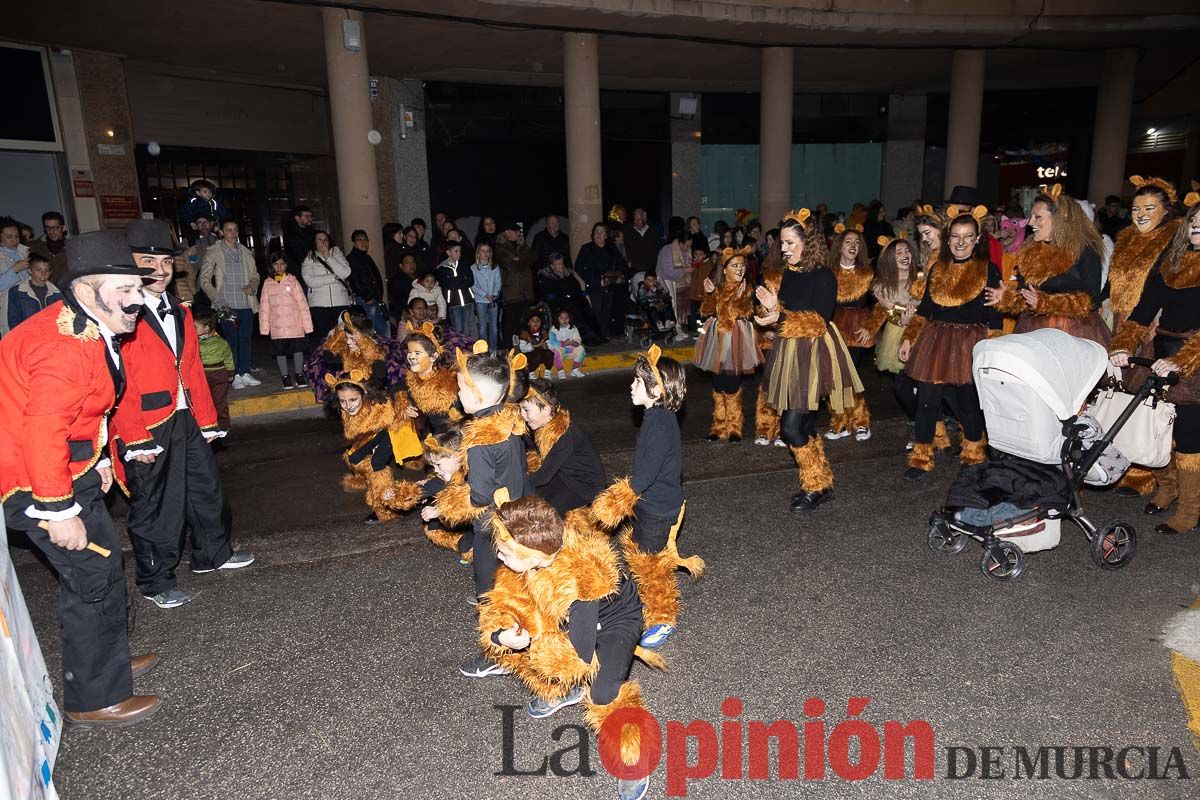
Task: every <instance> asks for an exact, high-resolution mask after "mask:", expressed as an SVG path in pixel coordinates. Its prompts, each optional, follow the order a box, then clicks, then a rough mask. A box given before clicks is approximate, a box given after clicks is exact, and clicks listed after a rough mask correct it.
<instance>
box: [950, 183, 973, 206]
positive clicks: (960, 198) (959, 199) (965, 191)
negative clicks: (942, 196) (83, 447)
mask: <svg viewBox="0 0 1200 800" xmlns="http://www.w3.org/2000/svg"><path fill="white" fill-rule="evenodd" d="M946 204H947V205H952V206H970V207H972V208H974V207H975V206H977V205H979V192H977V191H976V190H975V187H974V186H955V187H954V189H953V191H951V192H950V197H949V199H947V200H946Z"/></svg>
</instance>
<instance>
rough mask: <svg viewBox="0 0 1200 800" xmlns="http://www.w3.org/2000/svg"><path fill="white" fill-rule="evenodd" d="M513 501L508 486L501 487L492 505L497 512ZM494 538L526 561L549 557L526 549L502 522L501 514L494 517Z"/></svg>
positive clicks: (495, 494) (493, 496)
mask: <svg viewBox="0 0 1200 800" xmlns="http://www.w3.org/2000/svg"><path fill="white" fill-rule="evenodd" d="M511 499H512V498H511V497H510V495H509V493H508V487H507V486H501V487H500V488H499V489H497V490H496V492H495V493H494V494H493V495H492V503H493V504H494V505H495V506H496V509H497V510H499V508H500V507H501V506H504V505H507V504H508V503H509V502H510V501H511ZM492 538H493V540H494V541H496V542H503V543H504V544H505V545H506V546H507V547H508V548H509V549H510V550H512V552H513V555H515V556H517V557H518V558H522V559H525V560H526V561H535V562H537V561H541V560H543V559H545V558H546V557H547V556H546V554H545V553H543V552H542V551H541V550H534V549H533V548H532V547H526V546H525V545H523V544H521V543H520V542H518V541H517V540H516V538H515V537H514V536H513V535H512V531H510V530H509V529H508V528H507V527H506V526H505V524H504V523H503V522H501V521H500V515H499V514H493V515H492Z"/></svg>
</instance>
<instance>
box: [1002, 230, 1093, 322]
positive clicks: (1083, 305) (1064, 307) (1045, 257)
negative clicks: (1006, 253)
mask: <svg viewBox="0 0 1200 800" xmlns="http://www.w3.org/2000/svg"><path fill="white" fill-rule="evenodd" d="M1017 259H1018V261H1017V264H1018V266H1019V268H1020V270H1021V277H1022V278H1024V279H1025V283H1026V284H1027V285H1028V286H1031V287H1032V288H1034V289H1037V288H1038V287H1040V286H1041V285H1042V284H1043V283H1045V282H1046V281H1048V280H1050V279H1051V278H1054V277H1057V276H1059V275H1062V274H1064V273H1066V272H1068V271H1069V270H1070V269H1071V267H1073V266H1075V262H1076V261H1077V260H1078V254H1073V253H1071V252H1070V251H1069V250H1067V249H1066V248H1063V247H1058V246H1057V245H1054V244H1051V243H1050V242H1031V243H1029V244H1026V245H1025V246H1024V247H1022V248H1021V250H1020V252H1019V253H1018V254H1017ZM996 307H997V308H999V309H1000V310H1001V311H1003V312H1004V313H1005V314H1011V315H1013V316H1017V315H1019V314H1025V313H1028V312H1034V313H1037V314H1041V315H1043V316H1055V317H1070V318H1073V319H1082V318H1083V317H1086V316H1088V315H1089V314H1091V313H1092V298H1091V296H1090V295H1089V294H1088V293H1087V292H1061V293H1058V294H1047V293H1045V292H1043V293H1042V294H1041V295H1040V296H1039V297H1038V307H1037V309H1036V310H1035V309H1031V308H1030V307H1029V304H1028V303H1026V302H1025V298H1024V297H1022V296H1021V293H1020V292H1019V291H1017V289H1016V288H1015V287H1013V286H1011V285H1010V286H1008V287H1006V288H1005V290H1004V297H1003V299H1002V300H1001V301H1000V302H999V303H998V304H997V306H996Z"/></svg>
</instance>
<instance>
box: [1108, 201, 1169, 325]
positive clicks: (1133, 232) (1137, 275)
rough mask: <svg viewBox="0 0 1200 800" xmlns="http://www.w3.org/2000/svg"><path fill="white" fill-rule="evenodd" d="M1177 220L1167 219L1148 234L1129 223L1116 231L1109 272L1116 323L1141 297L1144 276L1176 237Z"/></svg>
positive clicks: (1121, 319)
mask: <svg viewBox="0 0 1200 800" xmlns="http://www.w3.org/2000/svg"><path fill="white" fill-rule="evenodd" d="M1180 223H1181V220H1178V219H1172V220H1167V222H1165V223H1163V224H1162V225H1160V226H1158V227H1157V228H1155V229H1154V230H1152V231H1150V232H1149V233H1139V232H1138V229H1137V228H1135V227H1134V226H1132V225H1130V226H1129V227H1128V228H1125V229H1124V230H1122V231H1121V232H1120V233H1118V234H1117V241H1116V245H1115V246H1114V247H1113V254H1112V260H1111V261H1110V262H1109V263H1110V264H1111V267H1110V268H1109V273H1108V286H1109V292H1110V296H1111V298H1112V309H1113V314H1114V315H1115V316H1116V317H1117V322H1121V321H1123V320H1124V319H1125V318H1126V317H1128V316H1129V313H1130V312H1131V311H1133V309H1134V307H1135V306H1136V305H1137V304H1138V301H1139V300H1141V299H1142V288H1143V287H1144V286H1145V285H1146V276H1148V275H1149V274H1150V270H1151V269H1153V267H1154V263H1155V262H1156V261H1157V260H1158V257H1159V255H1160V254H1162V251H1163V250H1165V249H1166V247H1167V245H1168V244H1169V243H1170V241H1171V239H1172V237H1174V236H1175V231H1176V230H1177V229H1178V228H1179V225H1180Z"/></svg>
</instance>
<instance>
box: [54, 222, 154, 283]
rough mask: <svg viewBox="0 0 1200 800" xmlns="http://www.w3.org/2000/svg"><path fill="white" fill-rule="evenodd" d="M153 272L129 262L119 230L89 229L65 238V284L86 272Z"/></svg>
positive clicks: (127, 273) (93, 273)
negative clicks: (89, 230) (87, 231)
mask: <svg viewBox="0 0 1200 800" xmlns="http://www.w3.org/2000/svg"><path fill="white" fill-rule="evenodd" d="M152 272H154V270H152V269H150V268H149V267H139V266H137V265H135V264H134V263H133V255H132V254H131V253H130V252H129V245H128V244H127V243H126V241H125V234H124V233H122V232H121V231H92V232H90V233H81V234H79V235H78V236H72V237H71V238H69V239H67V273H66V280H65V281H64V282H65V283H68V284H69V283H70V282H71V281H73V280H75V279H76V278H82V277H85V276H87V275H137V276H138V277H143V278H144V277H145V276H147V275H149V274H151V273H152Z"/></svg>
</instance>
